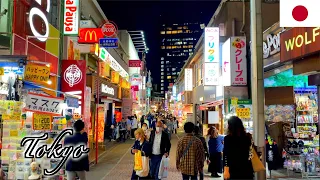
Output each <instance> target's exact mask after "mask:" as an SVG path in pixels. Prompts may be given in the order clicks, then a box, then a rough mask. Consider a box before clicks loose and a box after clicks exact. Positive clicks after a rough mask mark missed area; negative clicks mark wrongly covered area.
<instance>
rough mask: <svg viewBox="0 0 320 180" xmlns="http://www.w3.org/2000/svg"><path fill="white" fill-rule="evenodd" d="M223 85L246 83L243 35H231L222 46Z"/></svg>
mask: <svg viewBox="0 0 320 180" xmlns="http://www.w3.org/2000/svg"><path fill="white" fill-rule="evenodd" d="M222 77H223V85H224V86H231V85H247V59H246V39H245V37H231V38H230V39H228V40H227V41H226V42H225V43H224V44H223V46H222Z"/></svg>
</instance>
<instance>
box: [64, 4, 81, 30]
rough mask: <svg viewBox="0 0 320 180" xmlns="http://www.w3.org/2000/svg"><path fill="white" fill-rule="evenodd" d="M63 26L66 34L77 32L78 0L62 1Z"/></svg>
mask: <svg viewBox="0 0 320 180" xmlns="http://www.w3.org/2000/svg"><path fill="white" fill-rule="evenodd" d="M63 24H64V28H63V33H64V34H67V35H76V34H78V29H79V0H65V1H64V23H63Z"/></svg>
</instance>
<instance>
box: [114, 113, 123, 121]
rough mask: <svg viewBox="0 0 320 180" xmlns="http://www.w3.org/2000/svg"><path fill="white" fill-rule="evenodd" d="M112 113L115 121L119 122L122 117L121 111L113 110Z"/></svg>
mask: <svg viewBox="0 0 320 180" xmlns="http://www.w3.org/2000/svg"><path fill="white" fill-rule="evenodd" d="M114 114H115V115H116V121H117V122H120V121H121V119H122V113H121V112H119V111H115V112H114Z"/></svg>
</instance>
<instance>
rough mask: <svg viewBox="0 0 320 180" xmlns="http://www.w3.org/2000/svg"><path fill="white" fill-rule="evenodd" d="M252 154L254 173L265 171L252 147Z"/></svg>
mask: <svg viewBox="0 0 320 180" xmlns="http://www.w3.org/2000/svg"><path fill="white" fill-rule="evenodd" d="M251 153H252V158H251V163H252V167H253V171H254V172H259V171H265V170H266V168H265V167H264V165H263V164H262V162H261V161H260V158H259V156H258V154H257V152H256V150H255V149H254V148H253V147H252V146H251Z"/></svg>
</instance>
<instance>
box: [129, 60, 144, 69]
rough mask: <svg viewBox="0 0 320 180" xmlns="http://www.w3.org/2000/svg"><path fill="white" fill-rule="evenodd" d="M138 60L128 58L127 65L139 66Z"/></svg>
mask: <svg viewBox="0 0 320 180" xmlns="http://www.w3.org/2000/svg"><path fill="white" fill-rule="evenodd" d="M141 62H142V61H140V60H129V67H141Z"/></svg>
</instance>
